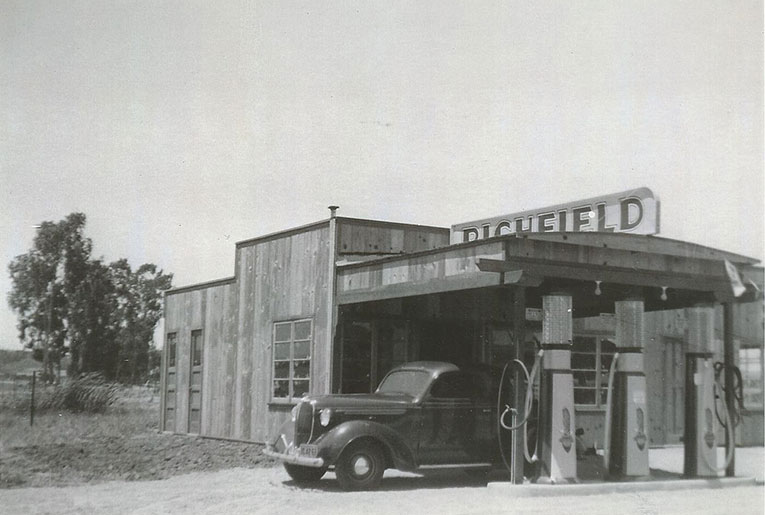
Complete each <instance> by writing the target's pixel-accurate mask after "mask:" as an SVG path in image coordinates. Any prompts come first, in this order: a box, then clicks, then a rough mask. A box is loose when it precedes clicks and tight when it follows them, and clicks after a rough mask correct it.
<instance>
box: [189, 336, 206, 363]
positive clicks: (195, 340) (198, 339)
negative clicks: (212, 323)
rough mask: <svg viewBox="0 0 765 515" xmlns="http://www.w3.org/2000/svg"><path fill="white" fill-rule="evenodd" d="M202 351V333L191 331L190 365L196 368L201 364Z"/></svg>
mask: <svg viewBox="0 0 765 515" xmlns="http://www.w3.org/2000/svg"><path fill="white" fill-rule="evenodd" d="M203 350H204V341H203V340H202V331H201V330H200V329H197V330H195V331H191V365H192V366H194V367H198V366H200V365H201V364H202V352H203Z"/></svg>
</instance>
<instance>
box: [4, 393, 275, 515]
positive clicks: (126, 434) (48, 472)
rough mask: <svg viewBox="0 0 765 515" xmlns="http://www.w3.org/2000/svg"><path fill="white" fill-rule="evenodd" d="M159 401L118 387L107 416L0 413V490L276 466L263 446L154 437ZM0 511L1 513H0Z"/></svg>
mask: <svg viewBox="0 0 765 515" xmlns="http://www.w3.org/2000/svg"><path fill="white" fill-rule="evenodd" d="M158 422H159V395H158V394H157V393H156V392H155V391H154V390H152V389H148V388H138V387H134V388H122V389H120V392H119V395H118V397H117V400H116V401H115V402H114V404H113V405H111V406H110V407H109V408H108V409H107V410H106V412H104V413H72V412H69V411H63V410H62V411H60V412H58V411H46V412H44V413H41V414H37V415H35V423H34V427H30V426H29V413H28V412H19V411H17V410H2V411H0V489H2V488H16V487H23V486H66V485H73V484H81V483H88V482H101V481H108V480H130V481H135V480H147V479H163V478H166V477H170V476H174V475H178V474H184V473H188V472H193V471H208V470H220V469H225V468H232V467H258V466H269V465H273V464H274V461H273V460H271V459H269V458H266V457H265V456H264V455H263V454H262V446H260V445H254V444H247V443H239V442H228V441H220V440H209V439H203V438H196V437H193V436H183V435H170V434H163V433H160V432H159V431H158ZM0 511H2V510H0Z"/></svg>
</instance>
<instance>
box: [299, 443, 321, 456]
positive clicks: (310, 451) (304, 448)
mask: <svg viewBox="0 0 765 515" xmlns="http://www.w3.org/2000/svg"><path fill="white" fill-rule="evenodd" d="M298 454H300V455H301V456H307V457H309V458H315V457H316V455H317V454H319V448H318V447H317V446H315V445H301V446H300V447H299V448H298Z"/></svg>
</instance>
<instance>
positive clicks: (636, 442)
mask: <svg viewBox="0 0 765 515" xmlns="http://www.w3.org/2000/svg"><path fill="white" fill-rule="evenodd" d="M615 308H616V309H615V310H616V349H617V352H616V353H615V355H614V358H613V361H612V362H611V367H610V369H609V373H608V394H607V400H606V423H605V438H604V453H603V458H604V466H605V468H606V470H607V471H608V474H609V476H611V477H614V478H629V477H633V478H634V477H645V476H648V475H649V473H650V470H649V467H648V428H647V425H648V410H647V407H646V380H645V373H644V365H643V334H644V323H643V301H642V300H624V301H617V302H616V303H615Z"/></svg>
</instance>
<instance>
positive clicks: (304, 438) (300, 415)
mask: <svg viewBox="0 0 765 515" xmlns="http://www.w3.org/2000/svg"><path fill="white" fill-rule="evenodd" d="M313 423H314V416H313V406H311V404H310V403H308V402H301V403H300V404H298V411H297V417H295V445H300V444H303V443H308V442H310V441H311V436H312V435H311V433H312V432H313Z"/></svg>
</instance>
